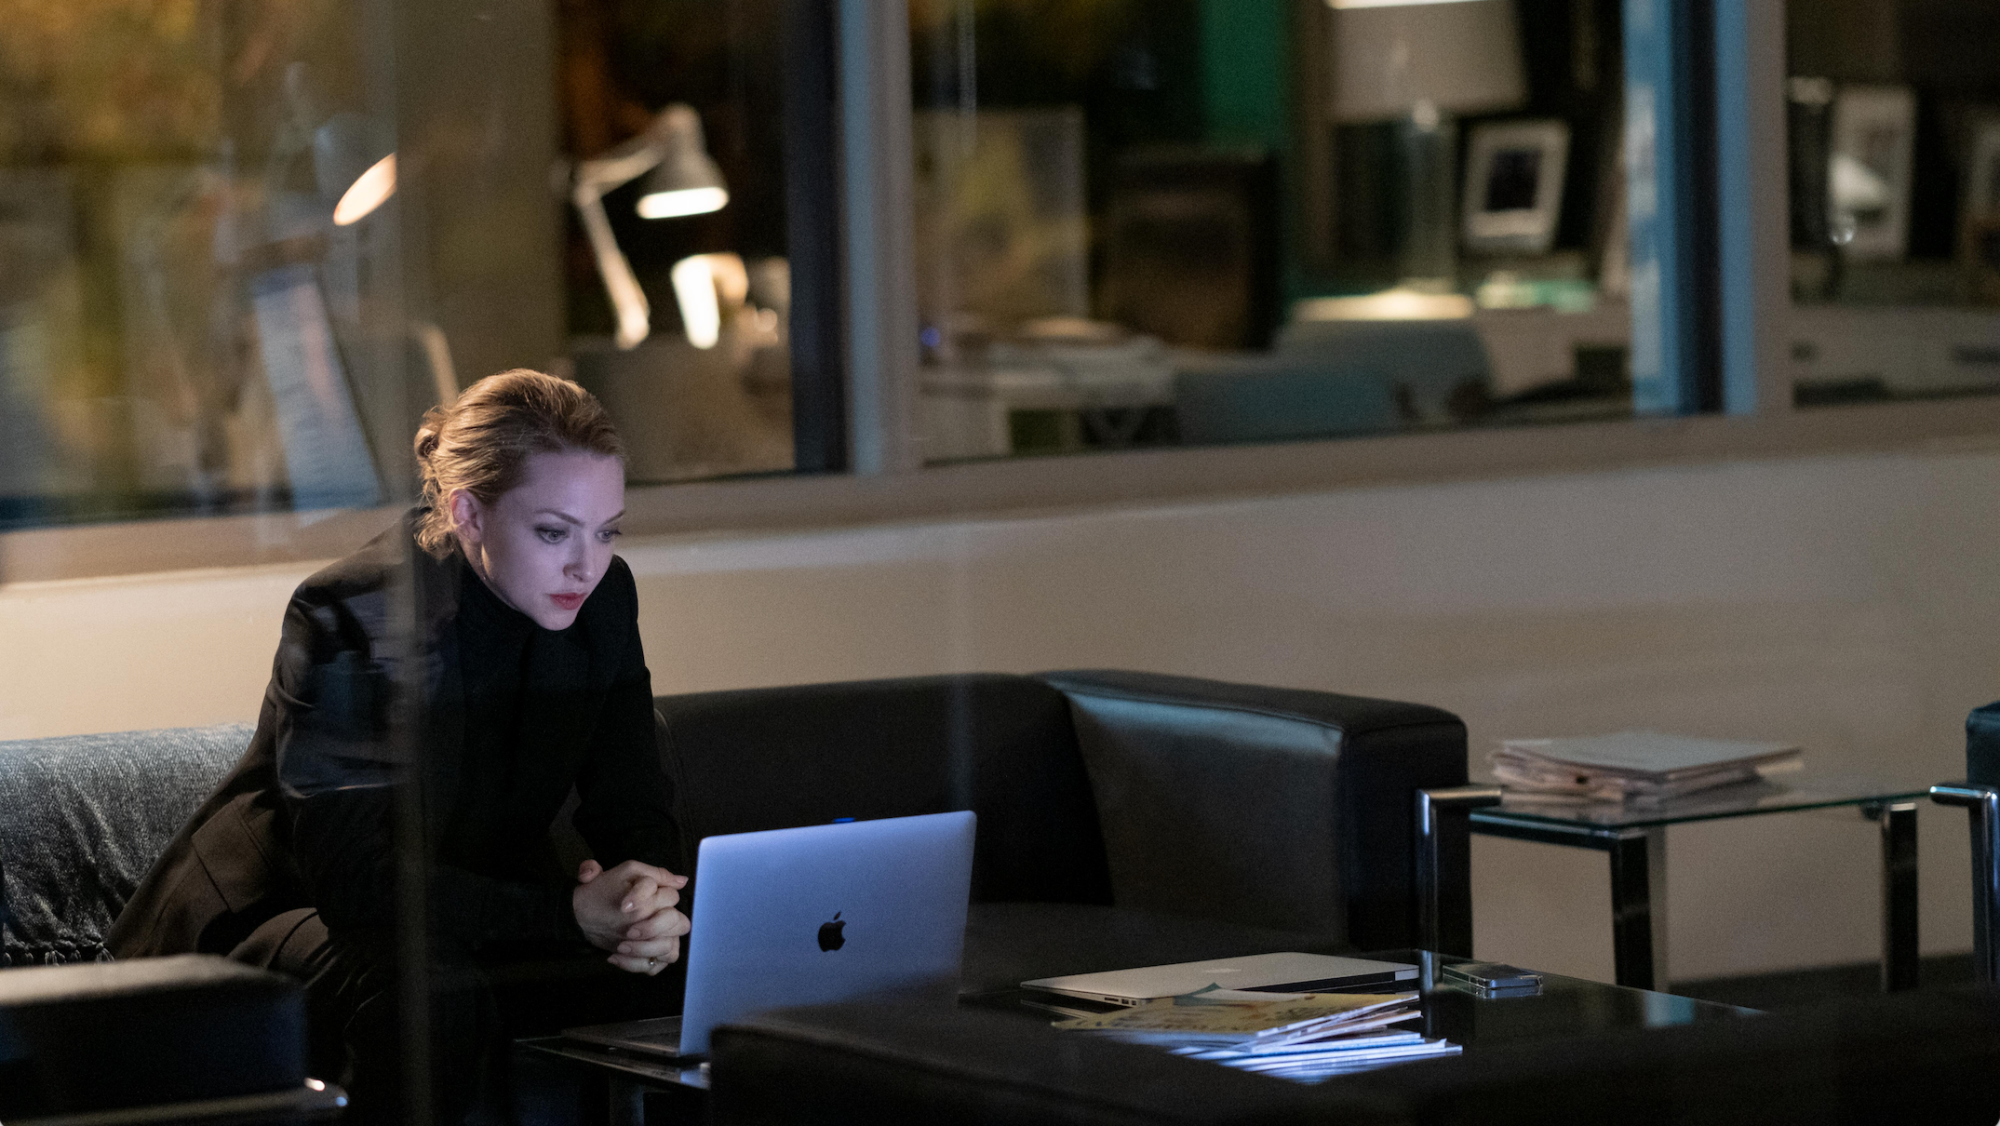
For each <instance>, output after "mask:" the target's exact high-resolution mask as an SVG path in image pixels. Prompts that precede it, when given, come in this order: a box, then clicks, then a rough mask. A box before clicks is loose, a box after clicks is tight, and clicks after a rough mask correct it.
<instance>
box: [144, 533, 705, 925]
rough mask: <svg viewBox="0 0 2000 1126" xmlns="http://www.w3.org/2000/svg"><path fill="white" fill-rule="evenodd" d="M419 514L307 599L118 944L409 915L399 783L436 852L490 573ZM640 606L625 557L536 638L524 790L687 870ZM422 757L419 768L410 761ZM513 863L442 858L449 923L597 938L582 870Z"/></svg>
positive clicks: (436, 920) (618, 844)
mask: <svg viewBox="0 0 2000 1126" xmlns="http://www.w3.org/2000/svg"><path fill="white" fill-rule="evenodd" d="M414 516H415V514H414V513H412V514H411V515H410V516H406V517H405V518H404V520H403V521H401V522H400V523H399V525H398V526H397V527H395V528H391V529H390V530H389V531H387V532H384V533H383V534H382V535H380V536H377V537H376V538H375V539H374V540H372V541H370V542H369V543H368V544H367V545H366V546H365V547H363V548H362V549H361V550H360V551H358V552H356V553H355V554H354V555H351V556H349V557H348V558H346V559H343V560H341V561H340V562H338V563H335V564H333V565H331V566H329V567H327V568H326V569H325V570H322V571H320V572H319V573H318V574H315V575H313V576H312V577H311V578H309V579H307V580H306V581H305V582H304V583H302V584H300V586H299V588H298V590H297V591H295V592H294V593H293V595H292V600H291V603H290V604H289V605H288V606H287V607H286V610H285V619H284V627H283V632H282V638H281V640H280V642H279V645H278V654H277V658H276V660H275V661H274V662H273V665H272V670H271V683H270V686H269V687H268V688H266V689H265V692H264V703H263V707H262V709H261V711H260V712H259V714H258V718H257V731H256V734H255V735H253V736H252V737H251V740H250V746H249V749H248V750H246V751H245V752H244V755H243V757H242V759H241V760H239V761H238V762H237V764H236V766H235V767H234V768H233V769H232V770H231V771H230V772H229V775H228V776H227V777H226V778H225V779H224V780H223V782H222V784H221V786H220V787H219V788H218V789H217V790H216V792H215V793H214V794H213V795H212V796H211V797H210V798H209V799H208V800H207V801H206V802H205V803H203V805H202V807H201V809H200V810H199V811H198V812H196V814H195V816H194V818H193V820H191V821H190V822H189V823H188V824H187V825H186V826H185V827H184V828H183V829H182V830H181V831H180V833H179V834H178V835H176V836H175V838H174V840H173V842H172V843H171V844H169V845H168V847H167V850H166V852H165V854H163V855H162V856H161V857H160V859H159V861H158V862H157V863H155V864H154V865H153V868H152V870H151V871H150V872H149V873H148V874H147V876H146V878H145V880H144V881H142V882H141V883H140V885H139V888H138V890H137V892H135V893H134V895H133V897H132V899H131V900H130V901H129V902H128V903H127V904H126V906H125V910H124V912H123V913H122V914H120V915H119V917H118V921H117V923H116V925H115V926H113V928H112V931H111V935H110V938H109V941H108V942H107V945H108V946H109V947H110V949H111V952H112V953H113V954H114V955H116V956H117V957H120V958H131V957H141V956H147V955H158V954H178V953H188V952H202V953H216V954H227V953H229V952H230V951H231V950H232V949H234V948H235V947H236V945H237V944H238V943H240V942H242V941H243V939H245V938H247V937H248V936H249V935H250V933H251V932H252V931H254V930H255V929H256V928H257V927H258V926H259V925H260V924H262V923H263V922H265V921H266V920H268V919H270V918H271V917H272V916H274V915H277V914H280V913H282V912H284V911H288V910H292V909H294V908H299V907H316V908H317V909H318V910H319V912H320V915H321V917H322V918H323V919H324V920H325V922H326V924H327V927H328V929H329V930H330V931H331V932H332V933H333V934H334V936H335V937H336V938H339V937H341V936H342V935H343V934H348V935H353V936H355V937H356V938H360V937H363V936H365V935H369V934H375V935H380V934H385V933H386V932H387V931H388V929H389V928H390V927H391V926H392V925H393V923H394V920H395V916H396V898H395V887H396V871H397V867H396V859H395V858H396V850H395V849H394V847H393V842H394V841H395V840H396V824H397V823H396V820H395V810H396V808H397V806H396V803H395V802H393V801H392V800H391V795H392V794H393V793H395V792H396V791H397V784H398V783H399V782H401V781H403V780H406V779H413V778H420V779H421V782H422V787H421V793H422V795H423V806H422V808H423V810H424V814H423V824H424V826H425V831H426V835H427V843H428V845H429V846H431V851H432V852H434V851H435V846H436V845H437V843H438V840H439V834H440V833H441V832H442V826H443V824H444V822H445V821H446V819H447V817H448V815H449V813H450V811H451V809H452V801H453V799H454V797H455V795H456V792H457V788H458V781H459V772H460V771H461V770H462V769H463V766H462V764H461V762H460V750H461V748H462V744H463V738H464V719H463V716H462V714H461V712H460V707H461V703H462V699H463V690H462V687H461V684H460V680H459V669H460V662H459V656H458V651H457V650H458V647H457V630H456V629H455V628H454V617H455V614H456V611H457V606H458V591H459V584H460V583H461V582H462V581H472V582H477V581H478V580H477V579H476V578H470V577H467V576H466V569H465V567H464V565H463V563H462V562H461V561H460V559H459V558H458V556H457V555H456V554H455V553H454V554H452V555H450V556H447V557H446V558H444V559H437V558H434V557H432V556H431V555H429V554H427V553H425V552H424V551H422V550H420V549H418V548H417V547H416V544H415V541H414V539H413V538H412V535H411V527H412V520H413V519H414ZM637 611H638V596H637V591H636V588H635V587H634V585H633V581H632V573H631V570H630V569H629V568H627V567H626V565H625V563H624V561H623V560H620V559H616V558H614V559H613V560H612V562H611V567H610V570H609V571H608V572H607V573H606V574H605V576H604V579H603V581H602V582H600V583H599V584H598V587H597V589H596V590H595V591H594V592H593V593H592V594H591V596H590V598H589V599H588V600H586V601H585V602H584V604H583V607H582V609H581V610H580V611H579V612H578V614H577V620H576V624H575V625H573V626H572V627H571V628H570V629H568V630H565V631H563V632H562V633H560V634H555V635H553V639H554V640H555V641H557V642H558V643H557V644H543V645H539V646H538V647H537V649H536V653H537V656H536V658H535V664H534V667H533V668H531V669H530V670H529V675H530V678H531V680H532V683H533V684H534V686H535V688H536V690H535V691H532V692H529V693H525V694H524V698H523V701H522V707H521V714H520V717H519V722H520V726H521V730H520V738H521V740H522V745H523V746H524V747H529V748H533V751H534V753H533V754H532V756H527V757H524V759H523V762H524V763H526V764H527V769H526V771H525V773H524V775H523V776H522V777H520V778H518V779H517V780H516V782H515V786H516V792H527V793H531V794H532V802H533V803H535V805H534V812H535V813H536V815H537V816H536V819H537V820H539V813H540V810H541V808H542V807H544V806H545V807H546V811H547V819H546V821H543V822H542V823H541V824H540V825H539V829H540V830H541V835H542V837H543V838H544V839H545V838H546V836H547V831H548V827H549V825H550V824H552V823H553V822H554V821H555V819H556V817H557V814H558V812H559V810H560V809H561V807H562V806H563V804H564V801H565V799H567V798H568V797H570V795H571V792H572V788H573V789H574V792H575V794H576V795H577V797H578V798H579V799H580V801H579V804H578V805H577V807H576V811H575V814H574V817H573V824H574V826H575V828H576V830H577V831H578V832H579V833H581V835H582V836H583V838H584V840H585V842H587V843H588V845H589V846H590V849H591V851H592V853H593V854H594V855H595V856H596V857H597V858H598V859H599V860H600V862H602V863H603V864H604V865H605V866H606V867H610V866H612V865H615V864H617V863H619V862H621V861H623V860H627V859H638V860H644V861H646V862H648V863H652V864H659V865H662V866H664V867H667V868H670V869H672V870H674V871H678V872H685V871H686V868H685V866H684V856H685V847H684V844H683V842H682V841H681V839H680V834H679V830H678V828H677V826H676V822H675V818H674V816H673V812H672V810H673V793H672V789H671V787H670V786H669V784H668V782H667V780H666V778H665V777H664V776H663V775H662V773H661V769H660V758H659V750H658V744H657V741H656V735H655V728H654V717H653V699H652V684H651V678H650V676H649V674H648V673H647V671H646V665H645V659H644V655H643V653H642V651H641V649H640V644H639V630H638V620H637ZM399 623H411V624H413V625H414V627H415V628H414V629H399V628H397V626H398V624H399ZM543 640H544V641H548V640H550V639H548V638H544V639H543ZM412 654H414V657H415V659H414V660H411V659H410V657H411V655H412ZM406 748H407V750H408V753H406V752H405V749H406ZM409 761H414V762H416V763H417V764H419V765H420V768H421V770H420V772H412V771H409V770H407V769H404V768H402V767H399V765H398V764H399V763H401V762H409ZM524 787H525V790H524V789H522V788H524ZM534 828H535V827H529V832H530V833H532V832H533V829H534ZM533 843H534V844H536V845H539V844H541V842H540V841H536V842H533ZM545 851H547V850H545ZM516 869H517V870H514V871H503V872H495V871H484V872H475V871H469V870H466V869H463V868H457V867H452V866H448V865H445V864H441V863H437V862H436V861H435V860H432V861H431V862H430V866H429V876H430V878H429V881H428V887H427V900H428V902H429V903H430V905H431V909H432V910H431V926H432V929H433V933H434V936H435V935H442V936H443V937H446V938H451V939H456V940H459V941H462V942H464V943H466V944H468V945H471V946H475V947H476V946H477V945H478V944H480V943H482V942H485V941H488V940H493V939H531V940H532V939H551V940H563V939H580V938H581V933H580V932H579V931H578V929H577V927H576V923H575V919H574V916H573V914H572V912H571V909H570V888H571V886H572V881H571V880H570V879H569V878H567V877H564V876H562V875H559V874H558V873H557V872H556V870H555V868H554V865H553V864H551V865H550V866H549V867H548V869H547V870H546V871H545V872H541V873H533V874H531V873H529V872H527V871H526V870H525V868H524V867H522V866H520V865H516Z"/></svg>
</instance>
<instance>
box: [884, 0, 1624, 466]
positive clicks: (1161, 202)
mask: <svg viewBox="0 0 2000 1126" xmlns="http://www.w3.org/2000/svg"><path fill="white" fill-rule="evenodd" d="M910 22H911V49H912V52H913V74H912V77H913V85H914V90H913V97H914V105H915V117H914V131H915V136H914V142H915V143H914V148H915V164H916V178H915V192H914V194H915V206H916V234H917V241H916V245H917V292H918V304H919V317H920V323H921V334H922V360H923V366H922V375H921V380H922V386H921V394H920V404H921V412H920V417H921V420H922V421H921V438H922V443H923V448H924V454H925V457H926V458H927V459H928V460H930V461H933V462H941V461H955V460H963V459H972V458H990V457H1005V456H1010V455H1019V454H1038V453H1058V452H1075V451H1083V450H1106V449H1118V448H1131V447H1161V446H1175V445H1204V444H1211V443H1228V442H1255V441H1275V440H1287V439H1304V438H1322V437H1344V436H1358V435H1368V434H1383V433H1391V432H1400V431H1410V430H1427V429H1445V428H1452V427H1463V426H1476V425H1499V424H1507V423H1519V422H1546V421H1559V420H1565V419H1575V418H1608V417H1618V416H1621V415H1626V414H1629V413H1630V412H1631V403H1632V396H1631V388H1630V381H1629V376H1628V361H1627V353H1628V341H1629V338H1630V328H1629V320H1630V318H1629V315H1628V313H1627V311H1626V299H1625V295H1626V291H1627V289H1628V277H1629V271H1628V270H1627V268H1626V266H1625V262H1626V254H1625V252H1624V240H1625V233H1624V224H1623V219H1622V215H1623V211H1622V207H1621V202H1622V199H1623V193H1624V179H1623V175H1622V170H1621V160H1620V154H1621V148H1620V140H1621V136H1622V128H1621V122H1622V105H1623V98H1622V81H1623V79H1622V69H1621V65H1620V60H1621V50H1622V48H1621V41H1622V34H1623V33H1622V30H1621V23H1620V6H1619V5H1618V4H1617V3H1615V2H1595V0H1580V2H1572V0H1519V2H1516V0H1471V2H1466V3H1453V4H1382V3H1362V2H1358V0H1311V2H1305V0H1299V2H1288V0H1257V2H1252V3H1243V2H1229V3H1224V2H1221V0H1166V2H1154V3H1136V2H1127V0H1092V2H1087V3H1085V2H1078V3H1066V4H1056V3H1038V2H1035V0H976V2H975V0H911V3H910Z"/></svg>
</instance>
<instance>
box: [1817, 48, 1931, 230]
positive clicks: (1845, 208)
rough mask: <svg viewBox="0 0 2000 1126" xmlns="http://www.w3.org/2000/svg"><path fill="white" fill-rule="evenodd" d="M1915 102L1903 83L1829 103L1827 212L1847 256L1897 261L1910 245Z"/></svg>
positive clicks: (1844, 92) (1862, 89) (1843, 93)
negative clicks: (1830, 133)
mask: <svg viewBox="0 0 2000 1126" xmlns="http://www.w3.org/2000/svg"><path fill="white" fill-rule="evenodd" d="M1916 133H1917V98H1916V95H1915V94H1913V93H1912V92H1911V91H1910V89H1909V88H1908V87H1905V86H1843V87H1841V88H1840V92H1839V93H1837V94H1836V95H1834V100H1833V138H1832V143H1831V144H1830V145H1829V146H1828V148H1829V150H1830V153H1831V155H1830V157H1829V159H1828V163H1827V197H1828V199H1827V211H1828V219H1829V226H1830V227H1831V228H1832V230H1831V231H1830V232H1829V234H1830V237H1831V238H1832V240H1833V244H1834V245H1835V246H1838V247H1840V248H1841V251H1842V252H1843V253H1844V254H1845V255H1846V256H1847V257H1849V258H1852V259H1856V260H1873V261H1888V260H1895V259H1900V258H1902V257H1903V255H1904V254H1905V253H1906V252H1907V251H1908V249H1909V241H1910V154H1911V151H1912V149H1913V148H1914V146H1915V144H1916Z"/></svg>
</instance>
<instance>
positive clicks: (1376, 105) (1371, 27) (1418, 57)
mask: <svg viewBox="0 0 2000 1126" xmlns="http://www.w3.org/2000/svg"><path fill="white" fill-rule="evenodd" d="M1327 2H1328V4H1329V6H1331V7H1332V8H1333V9H1334V12H1333V16H1334V20H1333V38H1334V42H1333V51H1334V59H1333V107H1332V109H1333V117H1334V120H1336V121H1343V122H1364V121H1387V120H1390V119H1393V118H1399V117H1407V116H1409V115H1410V114H1411V113H1412V112H1413V111H1416V110H1417V109H1418V108H1419V107H1420V106H1423V105H1426V104H1428V105H1429V106H1431V107H1432V108H1433V109H1435V110H1436V111H1438V112H1440V113H1454V114H1466V113H1482V112H1491V111H1495V110H1507V109H1514V108H1516V107H1518V106H1519V105H1521V103H1522V102H1523V101H1525V100H1526V98H1527V89H1526V86H1527V83H1526V80H1525V78H1524V77H1523V75H1522V67H1521V32H1520V27H1519V25H1518V23H1517V22H1516V19H1515V13H1514V0H1442V2H1440V0H1429V2H1415V3H1412V2H1409V0H1403V2H1384V0H1327Z"/></svg>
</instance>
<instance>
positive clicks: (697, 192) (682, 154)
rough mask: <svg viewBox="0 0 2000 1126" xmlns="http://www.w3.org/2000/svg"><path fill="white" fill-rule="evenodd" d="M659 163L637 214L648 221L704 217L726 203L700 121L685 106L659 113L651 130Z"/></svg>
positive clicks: (725, 192)
mask: <svg viewBox="0 0 2000 1126" xmlns="http://www.w3.org/2000/svg"><path fill="white" fill-rule="evenodd" d="M653 136H654V144H655V145H656V146H657V152H658V153H659V157H660V163H659V164H658V165H656V166H655V167H654V168H653V171H652V173H651V174H650V175H648V176H647V178H646V188H645V191H644V192H642V193H641V194H640V196H639V214H640V215H641V216H643V217H645V218H647V219H675V218H679V217H680V216H683V215H706V214H708V213H709V212H711V211H720V210H721V209H722V208H723V207H724V206H726V205H727V204H728V203H729V189H728V187H727V186H726V185H725V184H724V183H723V180H722V169H721V168H719V167H717V166H716V163H715V159H714V158H713V157H711V156H709V155H708V144H707V142H706V140H705V139H704V138H703V136H702V129H701V118H700V117H698V116H696V114H695V112H694V111H693V110H692V109H689V108H688V107H686V106H684V105H673V106H668V107H667V108H666V109H665V110H663V111H661V113H660V116H659V117H658V118H657V119H656V120H655V124H654V128H653Z"/></svg>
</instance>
